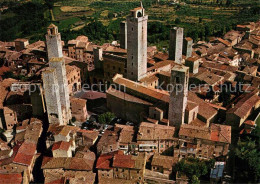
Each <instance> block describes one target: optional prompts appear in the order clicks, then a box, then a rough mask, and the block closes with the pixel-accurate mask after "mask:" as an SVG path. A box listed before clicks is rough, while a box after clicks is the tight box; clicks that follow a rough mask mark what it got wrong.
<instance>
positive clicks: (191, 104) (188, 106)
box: [186, 101, 198, 111]
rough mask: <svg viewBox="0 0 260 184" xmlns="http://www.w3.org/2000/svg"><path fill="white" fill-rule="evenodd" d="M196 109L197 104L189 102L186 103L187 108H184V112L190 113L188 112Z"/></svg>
mask: <svg viewBox="0 0 260 184" xmlns="http://www.w3.org/2000/svg"><path fill="white" fill-rule="evenodd" d="M196 107H198V104H196V103H194V102H191V101H188V102H187V106H186V110H188V111H190V110H192V109H194V108H196Z"/></svg>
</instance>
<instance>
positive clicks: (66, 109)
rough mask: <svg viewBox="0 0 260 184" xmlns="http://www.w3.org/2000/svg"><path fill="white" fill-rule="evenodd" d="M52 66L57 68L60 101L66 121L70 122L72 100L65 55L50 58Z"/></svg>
mask: <svg viewBox="0 0 260 184" xmlns="http://www.w3.org/2000/svg"><path fill="white" fill-rule="evenodd" d="M49 66H50V68H53V69H55V70H56V75H57V82H58V85H59V96H60V103H61V107H62V112H63V114H64V115H63V118H64V122H65V123H69V120H70V119H71V110H70V100H69V91H68V81H67V77H66V68H65V61H64V58H63V57H60V58H58V57H53V58H51V59H50V60H49Z"/></svg>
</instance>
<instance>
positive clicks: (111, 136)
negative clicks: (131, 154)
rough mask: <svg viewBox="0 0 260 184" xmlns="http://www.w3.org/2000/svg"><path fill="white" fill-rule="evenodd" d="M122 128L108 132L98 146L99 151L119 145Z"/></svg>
mask: <svg viewBox="0 0 260 184" xmlns="http://www.w3.org/2000/svg"><path fill="white" fill-rule="evenodd" d="M120 130H121V129H120V128H115V130H106V131H105V132H104V134H103V136H102V137H101V139H100V140H99V142H98V144H97V149H98V150H101V149H102V148H103V147H106V146H108V145H114V144H118V139H119V132H120Z"/></svg>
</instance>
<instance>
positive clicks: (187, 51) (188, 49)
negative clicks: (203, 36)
mask: <svg viewBox="0 0 260 184" xmlns="http://www.w3.org/2000/svg"><path fill="white" fill-rule="evenodd" d="M192 44H193V40H192V38H191V37H186V38H184V39H183V50H182V53H183V55H185V56H186V58H189V57H191V56H192Z"/></svg>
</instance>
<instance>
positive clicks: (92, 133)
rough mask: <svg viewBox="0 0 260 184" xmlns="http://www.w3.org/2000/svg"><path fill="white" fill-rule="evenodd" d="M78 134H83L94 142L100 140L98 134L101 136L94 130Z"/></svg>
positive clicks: (82, 131)
mask: <svg viewBox="0 0 260 184" xmlns="http://www.w3.org/2000/svg"><path fill="white" fill-rule="evenodd" d="M78 132H81V133H82V135H83V136H84V137H87V138H89V139H91V140H93V141H94V140H96V139H97V138H98V134H99V133H98V132H97V131H94V130H93V131H92V130H82V129H80V130H79V131H78Z"/></svg>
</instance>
